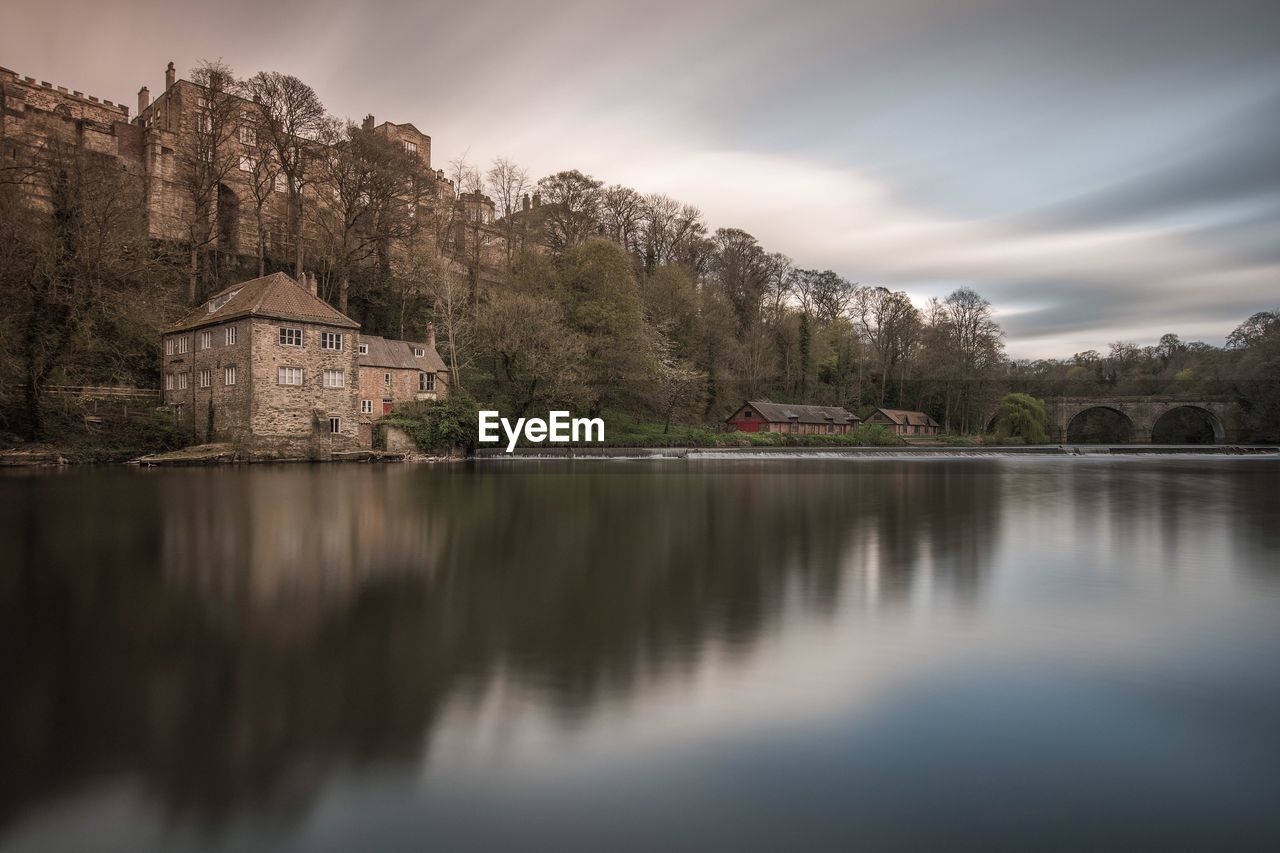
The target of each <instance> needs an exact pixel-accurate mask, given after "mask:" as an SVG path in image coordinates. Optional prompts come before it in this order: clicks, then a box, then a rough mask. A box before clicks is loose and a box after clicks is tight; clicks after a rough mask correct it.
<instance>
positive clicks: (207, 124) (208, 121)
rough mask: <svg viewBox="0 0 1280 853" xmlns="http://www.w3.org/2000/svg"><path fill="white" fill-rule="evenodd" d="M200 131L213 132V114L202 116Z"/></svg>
mask: <svg viewBox="0 0 1280 853" xmlns="http://www.w3.org/2000/svg"><path fill="white" fill-rule="evenodd" d="M200 132H201V133H213V118H212V117H211V116H207V115H202V116H200Z"/></svg>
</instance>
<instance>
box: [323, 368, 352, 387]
mask: <svg viewBox="0 0 1280 853" xmlns="http://www.w3.org/2000/svg"><path fill="white" fill-rule="evenodd" d="M323 379H324V387H326V388H344V387H346V384H347V382H346V379H347V377H346V375H345V374H343V372H342V371H341V370H326V371H325V372H324V377H323Z"/></svg>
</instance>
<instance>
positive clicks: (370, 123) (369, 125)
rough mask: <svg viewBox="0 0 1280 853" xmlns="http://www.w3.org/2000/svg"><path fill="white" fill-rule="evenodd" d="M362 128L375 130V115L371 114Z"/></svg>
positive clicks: (366, 117) (367, 116) (365, 119)
mask: <svg viewBox="0 0 1280 853" xmlns="http://www.w3.org/2000/svg"><path fill="white" fill-rule="evenodd" d="M360 127H362V128H364V129H365V130H373V113H369V114H368V115H366V116H365V117H364V123H363V124H362V125H360Z"/></svg>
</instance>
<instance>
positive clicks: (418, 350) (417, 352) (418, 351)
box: [413, 347, 427, 358]
mask: <svg viewBox="0 0 1280 853" xmlns="http://www.w3.org/2000/svg"><path fill="white" fill-rule="evenodd" d="M426 354H427V351H426V350H424V349H423V348H422V347H414V348H413V355H414V357H415V358H422V357H423V356H424V355H426Z"/></svg>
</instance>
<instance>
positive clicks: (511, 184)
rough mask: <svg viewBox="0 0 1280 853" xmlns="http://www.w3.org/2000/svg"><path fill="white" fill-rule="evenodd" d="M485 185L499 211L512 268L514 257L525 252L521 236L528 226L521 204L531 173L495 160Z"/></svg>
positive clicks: (506, 161)
mask: <svg viewBox="0 0 1280 853" xmlns="http://www.w3.org/2000/svg"><path fill="white" fill-rule="evenodd" d="M485 186H486V187H487V188H488V190H489V195H490V196H491V197H492V198H493V202H494V205H495V206H496V207H497V209H498V215H499V216H500V217H501V218H500V219H499V220H498V227H499V228H501V230H502V233H503V239H504V241H505V243H506V254H507V269H511V263H512V260H513V259H514V257H515V256H516V255H517V254H518V253H519V251H520V249H521V245H520V243H521V237H522V236H523V234H524V230H525V228H526V226H527V223H526V222H524V221H523V219H522V218H521V217H520V216H519V215H518V214H519V213H520V212H521V202H522V199H523V198H524V196H525V195H526V194H527V193H528V192H529V189H530V187H531V184H530V182H529V173H528V172H527V171H525V169H523V168H522V167H520V166H517V165H516V164H515V163H513V162H511V161H510V160H508V159H507V158H505V157H499V158H498V159H497V160H494V161H493V165H492V166H490V167H489V171H487V172H485Z"/></svg>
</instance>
